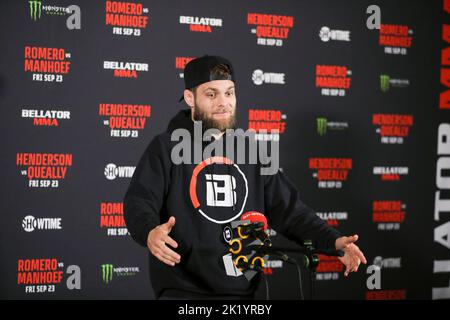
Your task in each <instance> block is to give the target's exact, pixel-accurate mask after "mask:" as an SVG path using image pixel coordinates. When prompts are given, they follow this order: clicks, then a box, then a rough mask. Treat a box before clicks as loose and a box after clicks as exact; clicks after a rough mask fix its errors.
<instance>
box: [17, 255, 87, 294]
mask: <svg viewBox="0 0 450 320" xmlns="http://www.w3.org/2000/svg"><path fill="white" fill-rule="evenodd" d="M66 274H67V275H68V277H67V280H66V287H67V289H69V290H74V289H77V290H80V289H81V269H80V267H79V266H77V265H70V266H68V267H67V269H66ZM63 276H64V263H63V262H59V261H58V260H57V259H56V258H41V259H19V260H17V284H18V285H25V292H26V293H53V292H55V291H56V288H57V287H58V286H59V285H60V284H61V282H62V280H63Z"/></svg>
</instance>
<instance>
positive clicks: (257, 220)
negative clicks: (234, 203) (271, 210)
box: [238, 211, 272, 245]
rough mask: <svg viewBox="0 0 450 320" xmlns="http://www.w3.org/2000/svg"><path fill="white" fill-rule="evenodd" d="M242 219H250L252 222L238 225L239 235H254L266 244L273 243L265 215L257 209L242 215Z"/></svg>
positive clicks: (245, 236)
mask: <svg viewBox="0 0 450 320" xmlns="http://www.w3.org/2000/svg"><path fill="white" fill-rule="evenodd" d="M241 221H249V222H250V224H244V225H240V226H239V227H238V233H239V236H241V237H242V238H247V237H249V236H252V237H254V238H257V239H259V240H261V241H262V242H263V243H265V244H268V245H269V244H272V241H271V240H270V239H269V234H268V233H267V228H268V224H267V218H266V216H265V215H263V214H262V213H260V212H257V211H249V212H246V213H244V214H243V215H242V216H241Z"/></svg>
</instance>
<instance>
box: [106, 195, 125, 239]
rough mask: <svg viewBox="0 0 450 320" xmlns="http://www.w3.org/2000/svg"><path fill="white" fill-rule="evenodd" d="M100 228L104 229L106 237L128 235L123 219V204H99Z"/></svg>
mask: <svg viewBox="0 0 450 320" xmlns="http://www.w3.org/2000/svg"><path fill="white" fill-rule="evenodd" d="M100 228H102V229H106V233H107V235H108V236H126V235H129V233H128V230H127V228H126V224H125V220H124V218H123V203H122V202H119V203H113V202H102V203H100Z"/></svg>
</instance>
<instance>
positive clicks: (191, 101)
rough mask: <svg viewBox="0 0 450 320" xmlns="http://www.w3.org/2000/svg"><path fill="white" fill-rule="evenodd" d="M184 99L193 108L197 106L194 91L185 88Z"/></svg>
mask: <svg viewBox="0 0 450 320" xmlns="http://www.w3.org/2000/svg"><path fill="white" fill-rule="evenodd" d="M183 95H184V101H186V103H187V105H188V106H189V107H191V108H193V107H194V106H195V99H194V93H193V92H192V91H191V90H187V89H186V90H184V92H183Z"/></svg>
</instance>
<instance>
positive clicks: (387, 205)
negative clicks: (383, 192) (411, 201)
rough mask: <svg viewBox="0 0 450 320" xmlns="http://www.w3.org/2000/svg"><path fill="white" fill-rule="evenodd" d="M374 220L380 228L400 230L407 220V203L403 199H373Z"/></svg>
mask: <svg viewBox="0 0 450 320" xmlns="http://www.w3.org/2000/svg"><path fill="white" fill-rule="evenodd" d="M372 210H373V212H372V220H373V222H374V223H376V224H377V225H378V230H380V231H384V230H387V231H389V230H399V229H400V225H401V224H402V223H403V222H404V221H405V214H406V211H405V210H406V204H405V203H403V202H402V201H399V200H397V201H382V200H377V201H373V204H372Z"/></svg>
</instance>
